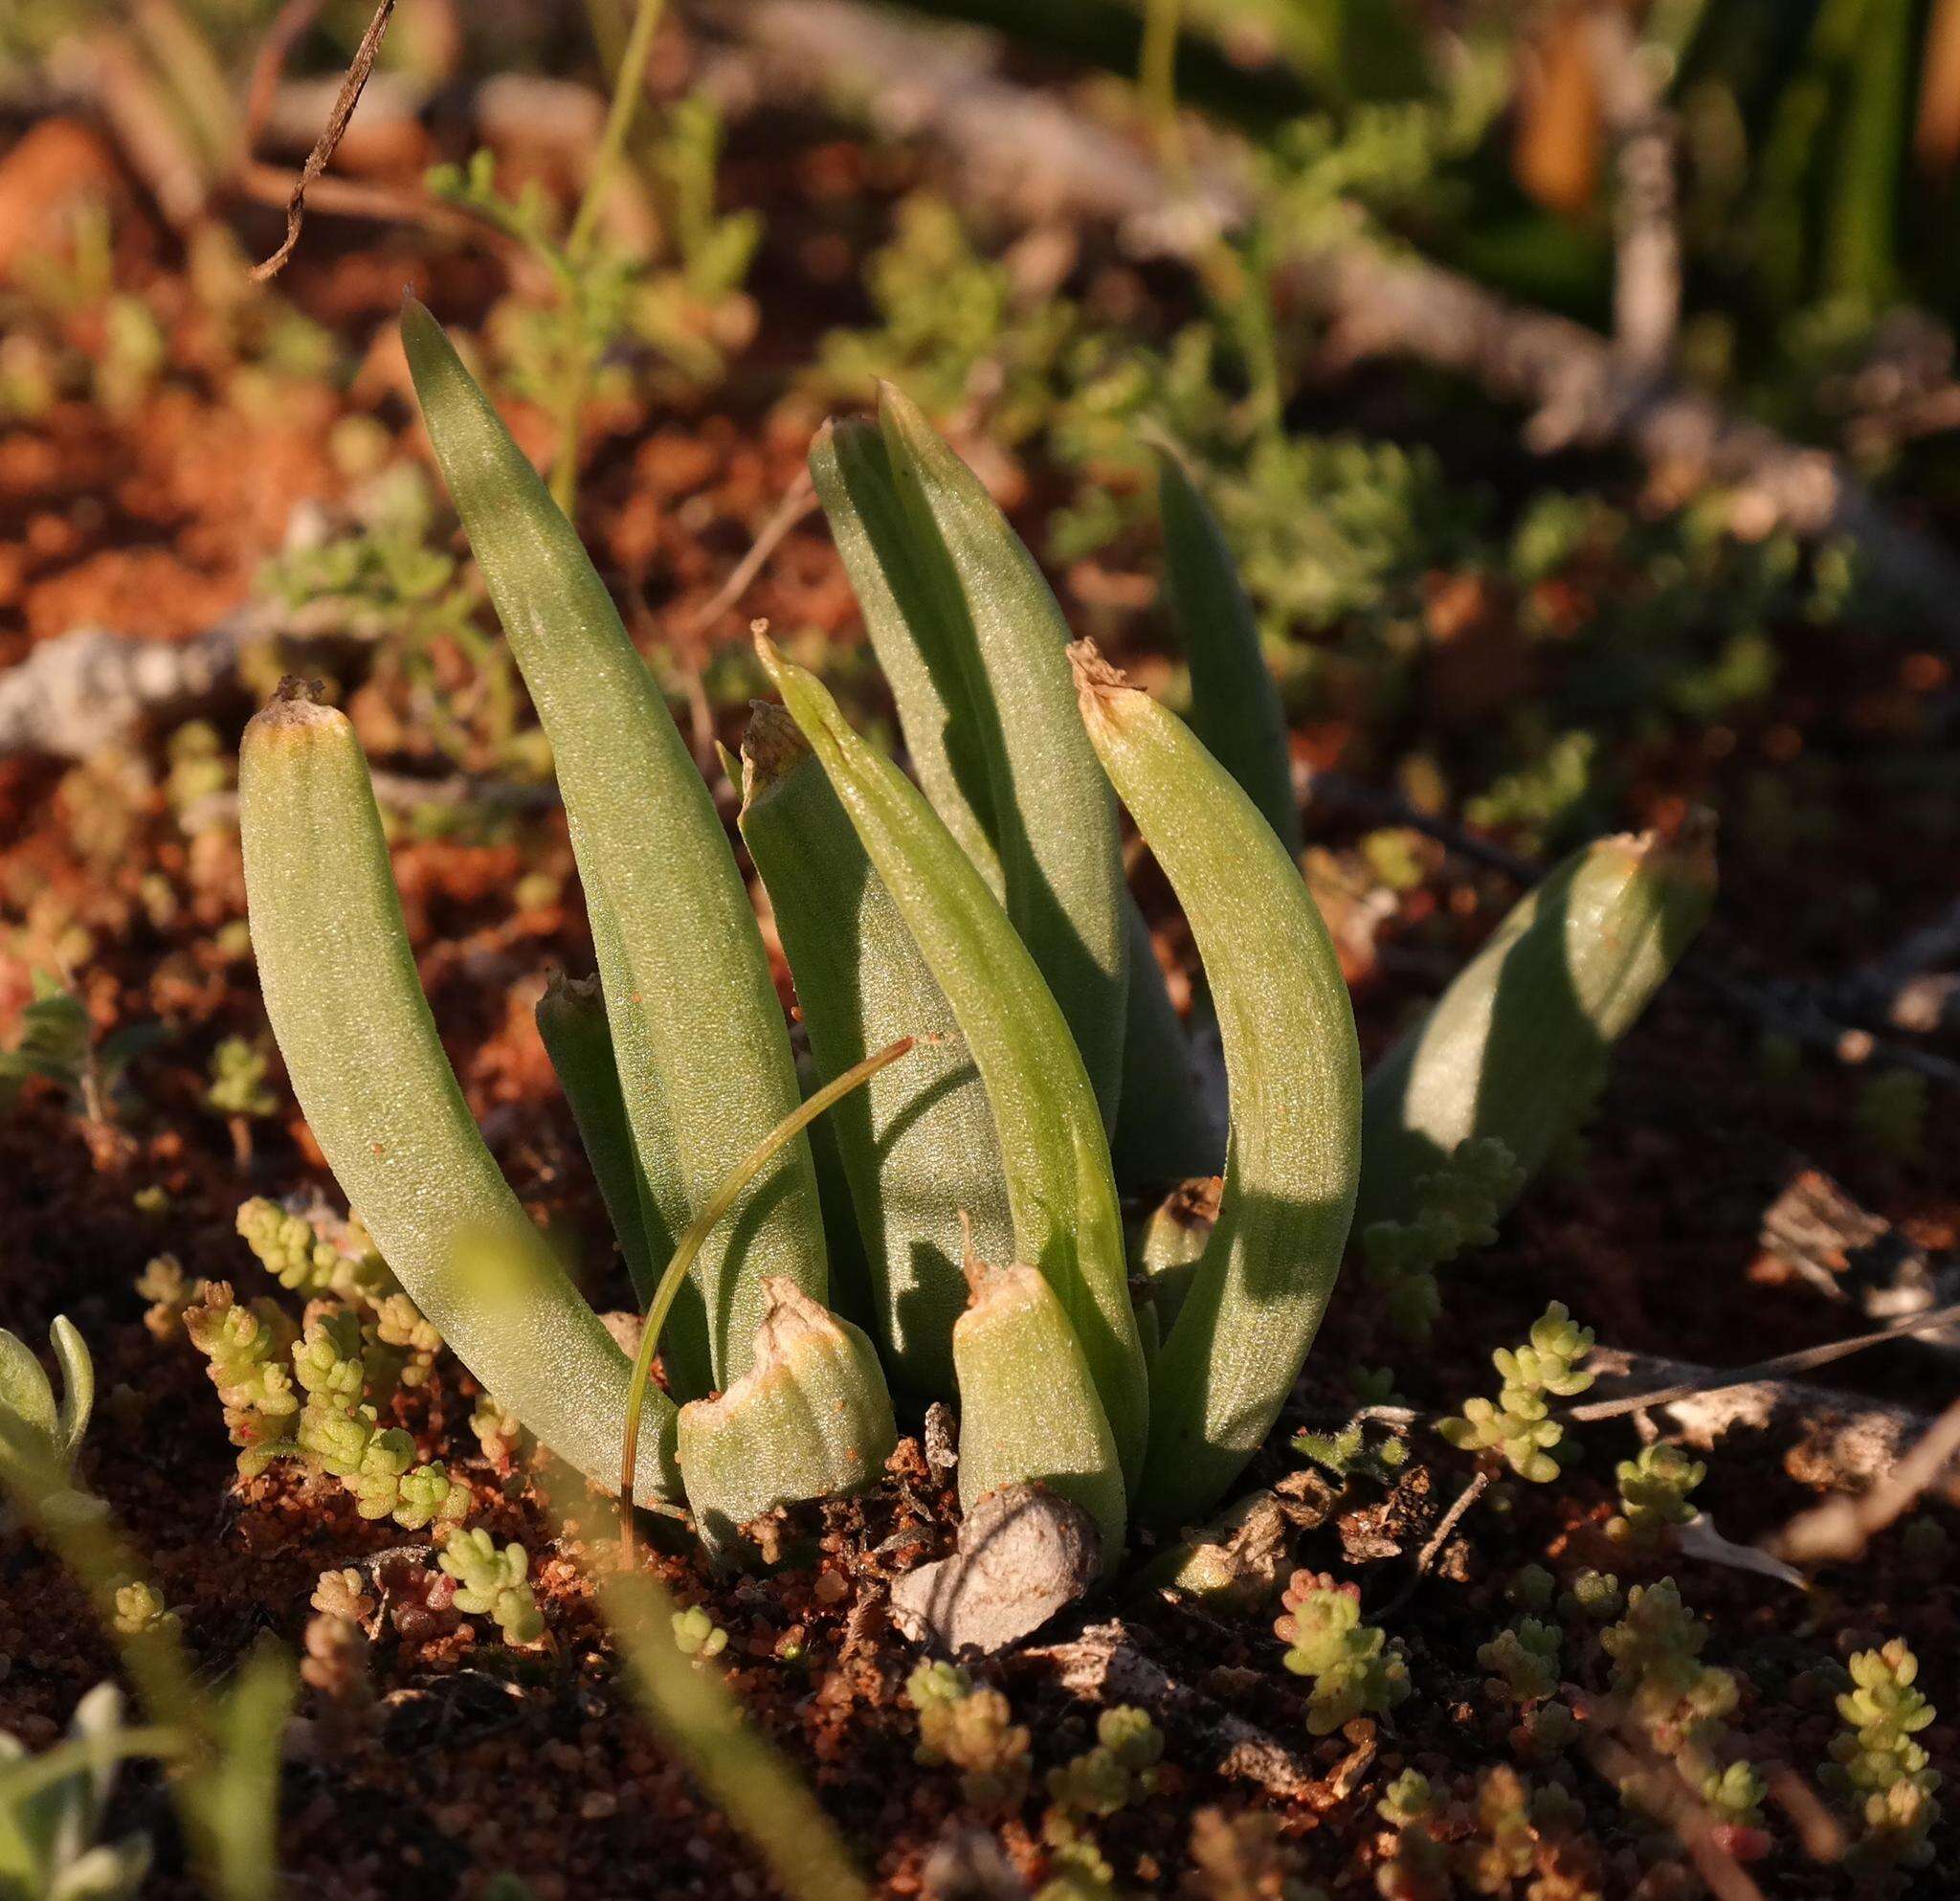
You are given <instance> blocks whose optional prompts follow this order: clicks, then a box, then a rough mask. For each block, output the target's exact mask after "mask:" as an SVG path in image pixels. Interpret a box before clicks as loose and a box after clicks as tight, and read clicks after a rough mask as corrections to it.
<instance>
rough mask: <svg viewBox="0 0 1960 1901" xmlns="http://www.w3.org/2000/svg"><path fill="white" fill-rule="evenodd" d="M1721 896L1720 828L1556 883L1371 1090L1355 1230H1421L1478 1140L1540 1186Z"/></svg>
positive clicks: (1467, 973)
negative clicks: (1541, 1174) (1423, 1191)
mask: <svg viewBox="0 0 1960 1901" xmlns="http://www.w3.org/2000/svg"><path fill="white" fill-rule="evenodd" d="M1714 900H1715V854H1714V849H1713V842H1712V838H1711V835H1710V831H1709V828H1708V827H1707V825H1706V824H1705V823H1704V822H1701V821H1699V820H1698V821H1696V822H1694V823H1691V824H1690V825H1689V826H1688V827H1687V828H1686V829H1685V830H1684V831H1683V832H1682V834H1681V836H1680V837H1678V838H1675V839H1662V838H1660V837H1659V836H1658V835H1657V834H1655V833H1652V832H1646V833H1642V834H1641V835H1640V836H1639V837H1637V838H1635V837H1630V836H1624V835H1623V836H1621V837H1618V838H1611V839H1594V840H1593V843H1592V844H1590V845H1586V846H1584V847H1582V848H1581V849H1580V850H1578V851H1576V852H1574V853H1573V854H1572V856H1571V857H1570V858H1569V859H1567V860H1566V861H1565V862H1564V863H1563V864H1560V865H1558V866H1556V867H1555V868H1554V869H1553V870H1552V871H1550V872H1548V874H1547V875H1546V877H1545V878H1544V880H1543V881H1542V882H1541V883H1538V884H1536V885H1534V886H1533V887H1532V889H1531V890H1529V891H1527V892H1526V894H1525V896H1524V897H1523V898H1522V899H1521V900H1520V901H1519V902H1518V904H1517V905H1516V906H1515V907H1514V908H1513V909H1512V911H1511V912H1510V914H1509V916H1507V917H1506V918H1505V919H1504V921H1503V923H1502V924H1501V925H1499V926H1498V928H1497V929H1496V930H1495V931H1494V932H1492V933H1491V937H1490V941H1489V942H1488V943H1487V944H1485V945H1484V947H1483V949H1482V950H1481V951H1479V952H1478V953H1477V955H1476V956H1475V957H1473V958H1472V959H1471V960H1470V962H1469V963H1468V964H1466V965H1465V966H1464V967H1463V969H1462V970H1461V971H1459V973H1457V975H1456V976H1455V977H1454V978H1453V979H1452V980H1451V982H1450V985H1449V988H1448V989H1447V990H1445V991H1444V992H1443V994H1442V995H1441V996H1439V997H1438V998H1437V1000H1436V1002H1435V1003H1434V1004H1433V1005H1432V1006H1431V1007H1430V1010H1429V1013H1428V1015H1427V1016H1425V1017H1424V1018H1422V1020H1421V1021H1420V1022H1418V1023H1417V1024H1416V1025H1415V1026H1414V1029H1412V1030H1410V1031H1409V1032H1408V1033H1407V1035H1405V1036H1404V1037H1403V1038H1402V1040H1401V1041H1400V1042H1398V1043H1397V1044H1396V1045H1395V1047H1394V1048H1393V1049H1392V1050H1391V1051H1390V1052H1389V1053H1388V1055H1387V1056H1385V1057H1384V1058H1383V1059H1382V1061H1381V1062H1378V1063H1377V1064H1376V1065H1375V1067H1374V1069H1373V1071H1372V1072H1371V1073H1370V1076H1369V1079H1368V1097H1367V1112H1366V1117H1365V1120H1364V1122H1363V1126H1362V1138H1361V1155H1362V1169H1361V1198H1360V1204H1359V1206H1358V1207H1357V1209H1356V1211H1355V1219H1356V1220H1357V1221H1358V1222H1360V1223H1361V1224H1362V1225H1363V1226H1364V1227H1365V1226H1367V1225H1368V1223H1370V1221H1381V1220H1396V1219H1407V1217H1408V1215H1409V1213H1410V1211H1411V1210H1412V1208H1413V1207H1414V1205H1415V1185H1416V1183H1417V1182H1418V1181H1420V1180H1421V1179H1422V1177H1423V1176H1424V1175H1428V1174H1435V1172H1436V1171H1437V1168H1438V1167H1440V1166H1441V1164H1442V1163H1443V1162H1444V1161H1445V1160H1446V1159H1447V1158H1448V1157H1449V1156H1451V1155H1453V1154H1455V1153H1456V1152H1457V1150H1458V1148H1459V1145H1460V1144H1462V1143H1464V1142H1467V1141H1469V1140H1470V1139H1471V1138H1472V1137H1473V1136H1495V1137H1497V1139H1498V1140H1499V1141H1501V1142H1502V1143H1503V1145H1504V1147H1505V1148H1506V1149H1508V1150H1509V1151H1510V1152H1511V1154H1512V1156H1513V1157H1514V1158H1515V1159H1516V1161H1517V1163H1518V1165H1519V1166H1520V1168H1521V1169H1522V1170H1523V1172H1524V1173H1523V1174H1522V1175H1521V1176H1520V1177H1519V1185H1520V1186H1521V1187H1522V1185H1523V1183H1524V1182H1525V1181H1526V1180H1528V1179H1529V1177H1530V1176H1532V1175H1534V1174H1537V1173H1538V1171H1539V1170H1540V1169H1541V1168H1543V1167H1544V1166H1545V1162H1546V1159H1547V1157H1548V1156H1549V1155H1550V1153H1551V1152H1552V1150H1553V1149H1554V1148H1555V1147H1556V1146H1557V1145H1558V1143H1559V1142H1560V1141H1561V1140H1562V1139H1563V1138H1564V1137H1566V1136H1568V1135H1570V1133H1571V1132H1572V1131H1573V1130H1574V1129H1577V1127H1578V1125H1579V1123H1580V1120H1581V1119H1582V1118H1583V1116H1584V1115H1585V1113H1586V1110H1587V1109H1588V1108H1589V1107H1591V1106H1592V1104H1593V1098H1594V1097H1595V1096H1596V1095H1597V1094H1598V1092H1599V1089H1600V1087H1601V1085H1603V1084H1604V1082H1605V1080H1606V1064H1607V1057H1608V1054H1609V1052H1610V1051H1611V1050H1612V1048H1613V1045H1614V1044H1615V1043H1616V1042H1617V1041H1618V1040H1620V1038H1621V1037H1623V1036H1625V1035H1626V1033H1627V1032H1628V1031H1629V1030H1630V1029H1632V1028H1633V1026H1634V1024H1635V1022H1636V1021H1637V1019H1638V1018H1639V1015H1640V1013H1641V1011H1643V1010H1644V1009H1645V1008H1646V1007H1647V1005H1648V1003H1649V1001H1650V1000H1651V999H1652V997H1653V995H1654V993H1655V992H1656V991H1657V990H1659V988H1660V985H1661V983H1662V981H1663V980H1664V979H1665V978H1666V976H1667V973H1668V972H1669V971H1671V970H1672V969H1673V968H1674V966H1675V965H1676V964H1677V963H1678V962H1679V961H1680V959H1681V956H1682V952H1683V951H1685V950H1686V949H1687V947H1688V945H1689V944H1690V943H1691V942H1692V941H1693V939H1694V936H1695V933H1696V932H1697V931H1699V930H1700V929H1701V928H1702V926H1703V924H1704V922H1705V921H1706V919H1707V916H1708V911H1709V908H1710V907H1711V906H1712V905H1713V904H1714Z"/></svg>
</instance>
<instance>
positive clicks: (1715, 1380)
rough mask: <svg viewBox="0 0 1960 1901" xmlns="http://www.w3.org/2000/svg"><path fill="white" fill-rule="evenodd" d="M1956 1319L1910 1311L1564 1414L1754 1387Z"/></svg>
mask: <svg viewBox="0 0 1960 1901" xmlns="http://www.w3.org/2000/svg"><path fill="white" fill-rule="evenodd" d="M1956 1321H1960V1306H1955V1307H1936V1308H1929V1309H1928V1310H1927V1312H1925V1313H1908V1314H1907V1315H1906V1316H1905V1318H1904V1320H1895V1321H1894V1322H1893V1323H1892V1325H1891V1326H1889V1327H1881V1328H1879V1329H1878V1330H1877V1331H1874V1332H1871V1333H1858V1334H1854V1335H1853V1336H1852V1337H1851V1338H1850V1339H1848V1340H1829V1341H1826V1342H1825V1343H1824V1345H1822V1346H1821V1347H1804V1348H1801V1349H1800V1350H1799V1351H1798V1352H1796V1353H1779V1354H1778V1355H1777V1356H1776V1358H1774V1359H1771V1360H1759V1361H1757V1363H1756V1364H1755V1365H1754V1366H1742V1367H1735V1368H1732V1369H1726V1370H1722V1371H1714V1370H1711V1371H1710V1372H1709V1373H1708V1374H1706V1375H1704V1376H1703V1377H1700V1378H1696V1379H1684V1380H1682V1381H1681V1382H1680V1383H1679V1384H1677V1385H1674V1386H1663V1387H1661V1388H1659V1390H1658V1391H1656V1392H1652V1393H1634V1394H1629V1395H1627V1396H1626V1397H1624V1398H1617V1399H1594V1400H1592V1401H1590V1402H1588V1403H1587V1404H1585V1405H1583V1406H1568V1407H1567V1408H1566V1411H1565V1417H1566V1418H1567V1419H1568V1420H1570V1421H1571V1422H1572V1423H1573V1424H1575V1425H1593V1424H1596V1423H1597V1422H1598V1421H1599V1420H1616V1419H1619V1418H1621V1417H1622V1416H1623V1415H1625V1414H1627V1413H1638V1412H1644V1411H1645V1410H1646V1409H1647V1408H1648V1407H1650V1406H1665V1405H1669V1404H1671V1403H1672V1402H1673V1401H1674V1400H1676V1399H1686V1398H1690V1397H1692V1396H1693V1395H1694V1394H1697V1393H1719V1392H1721V1391H1722V1390H1723V1389H1724V1388H1725V1387H1729V1386H1752V1385H1754V1384H1755V1382H1756V1381H1757V1380H1759V1379H1778V1378H1781V1377H1783V1376H1784V1375H1787V1374H1793V1373H1807V1372H1809V1371H1810V1369H1811V1368H1812V1367H1814V1366H1828V1365H1829V1364H1830V1362H1831V1361H1833V1360H1841V1359H1843V1358H1845V1357H1846V1356H1847V1355H1849V1354H1851V1353H1862V1352H1863V1351H1864V1350H1865V1348H1867V1347H1879V1346H1883V1345H1884V1344H1885V1342H1887V1341H1888V1340H1901V1339H1908V1338H1910V1337H1911V1336H1912V1335H1913V1334H1915V1333H1926V1332H1930V1331H1933V1330H1935V1329H1937V1328H1941V1327H1950V1326H1952V1325H1953V1324H1954V1323H1955V1322H1956ZM1934 1476H1935V1477H1937V1476H1938V1474H1937V1473H1935V1474H1934Z"/></svg>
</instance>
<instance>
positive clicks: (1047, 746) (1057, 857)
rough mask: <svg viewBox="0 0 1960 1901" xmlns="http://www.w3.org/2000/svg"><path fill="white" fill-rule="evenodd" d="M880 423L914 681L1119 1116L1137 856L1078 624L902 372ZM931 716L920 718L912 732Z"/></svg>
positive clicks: (1010, 903)
mask: <svg viewBox="0 0 1960 1901" xmlns="http://www.w3.org/2000/svg"><path fill="white" fill-rule="evenodd" d="M879 422H880V429H881V431H882V436H883V447H884V453H885V469H886V471H887V472H888V477H889V483H890V493H891V494H892V495H894V496H895V497H896V499H897V503H898V516H897V519H896V520H895V521H888V520H886V519H885V518H884V515H883V514H882V513H880V514H877V515H874V516H872V517H870V518H868V519H867V520H866V522H865V524H864V532H865V533H866V534H867V536H871V537H875V539H874V541H873V546H874V548H876V549H877V550H878V551H879V553H880V555H883V554H885V553H886V552H887V551H888V550H894V553H893V558H892V559H891V561H890V563H889V568H888V571H889V573H890V574H892V575H894V576H902V579H899V580H897V581H896V582H895V583H894V585H893V589H892V592H893V597H894V599H895V600H896V601H898V603H899V605H900V607H901V609H902V612H903V614H904V625H905V627H906V628H908V629H909V630H910V632H911V635H912V637H913V640H914V641H915V642H916V644H917V646H918V648H919V650H920V652H921V655H922V656H923V659H924V674H925V676H926V678H925V680H924V682H923V683H919V684H917V686H916V688H915V690H918V691H921V692H923V693H924V694H926V695H929V696H930V697H931V698H932V699H936V700H937V702H938V704H939V709H940V710H939V711H938V713H937V715H936V717H937V719H938V721H939V722H940V724H941V726H942V727H943V730H944V731H945V733H946V742H945V745H946V749H947V751H946V756H947V762H948V766H949V768H950V770H951V771H952V772H953V776H954V777H955V779H956V780H957V781H958V785H959V791H960V793H961V794H964V796H965V799H966V800H967V802H968V803H969V806H970V807H971V808H972V809H973V810H974V812H975V815H976V816H979V817H980V818H981V820H982V821H983V822H984V824H985V827H986V832H987V837H988V839H989V840H990V842H991V845H992V847H993V851H994V853H995V854H996V855H997V857H998V859H999V862H1000V868H1001V889H1002V894H1003V898H1004V902H1005V904H1006V906H1007V912H1008V916H1009V917H1011V918H1012V919H1013V923H1014V928H1016V929H1017V930H1018V931H1019V932H1020V934H1021V939H1022V942H1023V943H1025V944H1026V945H1027V947H1028V950H1029V951H1030V952H1031V953H1032V954H1033V956H1034V959H1035V963H1036V967H1037V968H1038V969H1039V970H1040V972H1041V974H1042V975H1043V976H1044V977H1045V978H1046V979H1047V981H1048V987H1049V989H1050V990H1051V991H1053V992H1054V994H1055V1000H1056V1001H1057V1002H1058V1004H1059V1005H1060V1006H1061V1013H1062V1015H1063V1016H1064V1017H1065V1018H1067V1019H1068V1025H1069V1028H1070V1030H1071V1031H1072V1032H1073V1033H1074V1035H1075V1039H1076V1045H1077V1047H1078V1048H1079V1049H1080V1051H1081V1053H1082V1061H1083V1062H1084V1064H1085V1065H1086V1067H1087V1069H1088V1072H1089V1078H1090V1081H1091V1082H1092V1083H1093V1085H1095V1089H1096V1099H1097V1101H1098V1102H1099V1103H1101V1104H1102V1106H1103V1119H1104V1124H1105V1126H1107V1124H1108V1123H1109V1122H1110V1121H1112V1120H1113V1118H1114V1112H1115V1108H1116V1100H1117V1090H1118V1088H1119V1086H1120V1085H1121V1082H1122V1073H1123V1029H1124V999H1125V990H1126V987H1127V982H1128V943H1127V940H1126V938H1125V933H1124V920H1123V903H1124V883H1123V858H1122V852H1121V840H1120V839H1119V838H1118V834H1117V827H1116V807H1115V802H1114V801H1113V800H1112V799H1111V798H1110V796H1109V788H1108V787H1107V785H1105V784H1104V783H1103V775H1102V773H1101V772H1098V771H1097V768H1096V760H1095V755H1094V754H1093V753H1091V752H1090V750H1089V748H1088V744H1087V742H1086V741H1085V740H1084V739H1083V737H1082V733H1081V726H1080V721H1078V720H1077V719H1076V717H1075V713H1074V708H1073V707H1072V705H1071V704H1070V702H1069V675H1068V660H1067V654H1066V649H1067V645H1068V626H1067V623H1066V622H1065V621H1064V620H1063V619H1062V617H1061V609H1060V608H1059V607H1058V605H1057V604H1056V599H1055V595H1054V594H1053V593H1051V592H1050V590H1049V587H1048V583H1047V582H1046V581H1045V580H1044V579H1043V578H1042V576H1041V570H1039V569H1038V568H1037V567H1036V565H1035V562H1034V558H1033V557H1032V556H1031V555H1030V554H1029V553H1028V550H1027V548H1025V547H1023V546H1022V544H1021V540H1020V537H1019V536H1018V535H1016V534H1015V533H1014V531H1013V528H1012V527H1010V526H1008V523H1007V520H1006V518H1005V517H1004V516H1003V515H1002V514H1001V512H1000V510H999V509H998V508H997V507H996V506H995V505H994V503H993V499H992V497H991V496H990V495H989V494H988V493H987V490H986V487H985V486H984V485H983V484H982V482H981V481H980V479H979V478H978V477H977V476H975V475H974V474H973V472H972V470H970V469H969V468H968V466H967V465H966V463H964V462H963V461H961V460H960V458H958V457H957V456H956V455H954V454H953V452H952V451H951V450H950V449H949V448H948V447H947V445H946V443H945V442H944V441H943V440H942V439H941V438H940V436H939V435H938V434H937V433H936V432H935V431H934V429H933V427H932V425H931V424H930V423H929V422H927V421H926V419H925V417H924V415H923V414H921V413H920V411H919V410H918V409H917V408H916V407H915V406H914V405H913V404H912V403H911V402H910V401H908V400H907V399H906V398H905V397H904V396H903V395H902V394H901V393H900V392H899V391H897V390H896V389H894V388H892V387H891V386H890V385H888V384H887V385H885V386H883V387H882V388H881V389H880V397H879ZM869 465H870V464H869V461H868V458H867V463H866V466H867V467H868V466H869ZM866 485H867V486H868V485H869V484H866ZM901 524H902V533H898V534H895V533H894V530H897V529H899V528H900V525H901ZM867 617H868V616H867ZM914 670H915V671H916V669H914ZM901 677H902V676H901ZM898 683H899V682H898V681H897V680H895V681H894V685H895V686H896V685H897V684H898ZM908 683H910V682H908ZM931 717H933V716H932V715H929V714H928V715H927V716H926V717H925V718H915V719H913V720H909V721H907V722H906V723H905V724H906V737H907V740H908V741H909V740H910V738H911V735H912V728H913V727H914V726H918V725H924V724H926V723H927V720H928V719H929V718H931ZM977 771H984V774H985V776H984V780H982V781H980V782H979V784H984V788H985V791H984V803H982V802H981V800H982V796H983V795H982V794H981V793H980V791H979V788H978V785H976V783H975V774H976V772H977ZM936 776H937V774H936V772H928V771H927V769H926V768H924V767H922V777H924V778H927V779H929V778H932V777H936ZM947 822H948V825H949V826H951V827H952V828H953V829H955V830H958V829H959V826H958V825H956V824H955V823H954V821H953V820H948V821H947Z"/></svg>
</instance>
